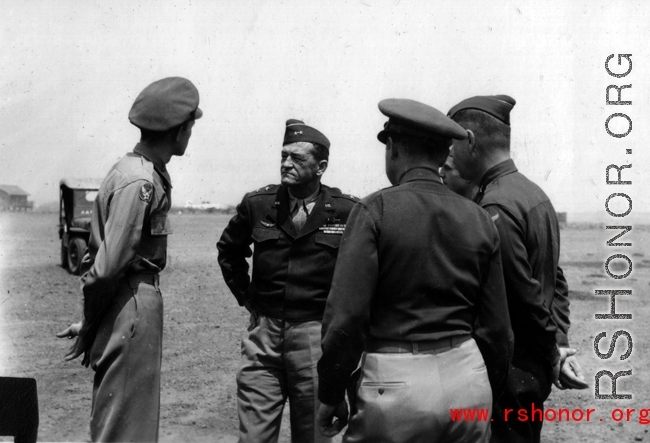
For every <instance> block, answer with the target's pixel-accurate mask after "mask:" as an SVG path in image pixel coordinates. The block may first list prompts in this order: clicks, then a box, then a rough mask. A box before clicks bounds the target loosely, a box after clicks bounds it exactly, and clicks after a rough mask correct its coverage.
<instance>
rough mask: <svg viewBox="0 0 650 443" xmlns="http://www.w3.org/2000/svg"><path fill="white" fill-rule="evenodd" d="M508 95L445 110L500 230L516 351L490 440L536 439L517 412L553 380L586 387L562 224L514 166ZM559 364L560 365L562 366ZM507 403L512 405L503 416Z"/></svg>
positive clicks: (467, 169) (463, 165)
mask: <svg viewBox="0 0 650 443" xmlns="http://www.w3.org/2000/svg"><path fill="white" fill-rule="evenodd" d="M514 105H515V100H514V99H513V98H512V97H509V96H507V95H496V96H478V97H472V98H469V99H466V100H463V101H462V102H460V103H459V104H457V105H456V106H454V107H453V108H452V109H451V110H450V111H449V114H448V115H449V117H451V118H452V119H453V120H454V121H456V122H457V123H458V124H460V125H461V126H463V127H464V128H466V129H467V134H468V137H467V138H466V139H464V140H455V141H454V144H453V149H452V153H453V158H454V162H455V164H456V167H457V168H458V171H459V172H460V175H461V176H462V177H463V178H465V179H467V180H469V181H471V182H472V183H474V184H475V185H477V186H478V187H479V189H478V193H477V195H476V197H475V198H474V201H475V202H476V203H478V204H479V205H481V206H482V207H483V208H485V209H486V210H487V212H488V213H489V214H490V216H491V217H492V219H493V220H494V223H495V224H496V227H497V229H498V231H499V236H500V239H501V255H502V257H503V271H504V276H505V281H506V291H507V296H508V307H509V311H510V319H511V322H512V329H513V332H514V335H515V351H514V355H513V360H512V367H511V369H510V372H509V374H510V375H509V378H508V383H507V386H506V390H505V392H504V394H503V396H502V397H501V398H500V399H499V400H498V404H497V406H498V407H497V408H495V409H498V412H497V413H495V414H494V417H493V418H494V422H493V426H492V430H493V433H492V441H495V442H502V441H503V442H538V441H539V440H540V433H541V428H542V421H541V420H535V421H534V420H532V419H529V420H525V421H519V420H518V417H517V412H518V410H520V409H524V410H526V411H527V412H528V417H529V418H530V417H532V415H531V409H532V408H533V407H535V408H536V409H538V410H539V409H542V408H543V403H544V401H545V400H546V398H547V397H548V395H549V394H550V392H551V384H552V383H556V385H557V386H558V387H560V388H563V389H564V388H579V389H581V388H584V387H587V384H586V383H585V382H584V377H583V376H582V370H581V368H580V365H579V364H578V362H577V359H576V358H575V357H573V354H575V353H576V350H575V349H571V348H569V340H568V330H569V325H570V322H569V299H568V292H569V291H568V285H567V282H566V279H565V278H564V274H563V273H562V269H560V267H559V266H558V261H559V256H560V229H559V224H558V221H557V216H556V214H555V209H554V208H553V205H552V204H551V201H550V200H549V198H548V197H547V196H546V194H545V193H544V191H542V190H541V189H540V188H539V187H538V186H537V185H536V184H534V183H533V182H531V181H530V180H528V179H527V178H526V177H525V176H524V175H523V174H521V173H520V172H518V170H517V168H516V167H515V164H514V162H513V161H512V159H511V158H510V111H511V110H512V108H513V107H514ZM560 367H561V369H562V370H561V372H560ZM507 410H511V411H514V412H511V413H510V415H509V416H508V417H507V418H506V416H505V414H506V413H507Z"/></svg>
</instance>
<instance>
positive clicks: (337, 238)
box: [316, 233, 342, 248]
mask: <svg viewBox="0 0 650 443" xmlns="http://www.w3.org/2000/svg"><path fill="white" fill-rule="evenodd" d="M341 237H342V235H339V234H321V233H318V234H316V243H317V244H320V245H325V246H329V247H330V248H338V247H339V246H340V245H341Z"/></svg>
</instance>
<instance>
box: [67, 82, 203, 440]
mask: <svg viewBox="0 0 650 443" xmlns="http://www.w3.org/2000/svg"><path fill="white" fill-rule="evenodd" d="M198 106H199V92H198V91H197V89H196V87H195V86H194V85H193V84H192V83H191V82H190V81H189V80H187V79H184V78H181V77H169V78H164V79H162V80H159V81H157V82H154V83H152V84H151V85H149V86H147V87H146V88H145V89H144V90H143V91H142V92H141V93H140V95H139V96H138V97H137V98H136V100H135V103H134V104H133V107H132V108H131V111H130V112H129V120H130V121H131V123H132V124H133V125H135V126H137V127H138V128H139V129H140V133H141V137H140V142H139V143H138V144H136V146H135V148H134V149H133V152H131V153H128V154H126V156H124V157H123V158H122V159H121V160H119V161H118V162H117V163H116V164H115V165H114V166H113V167H112V168H111V170H110V171H109V172H108V175H107V176H106V178H105V179H104V181H103V183H102V185H101V187H100V189H99V193H98V195H97V199H96V200H95V204H94V208H93V214H92V221H91V232H90V243H89V245H88V252H87V254H86V256H85V257H84V259H83V266H84V269H87V270H88V271H87V272H85V273H84V274H83V276H82V277H81V287H82V291H83V297H84V307H83V318H82V320H81V321H80V322H79V323H75V324H72V325H70V326H69V327H68V328H67V329H65V330H64V331H63V332H61V333H59V334H57V336H59V337H68V338H73V337H76V342H75V344H74V346H73V347H72V349H71V350H70V352H69V353H68V355H67V356H66V360H72V359H75V358H77V357H78V356H80V355H82V354H83V361H82V364H83V365H85V366H88V365H90V367H91V368H92V369H93V370H94V371H95V381H94V386H93V401H92V412H91V418H90V436H91V439H92V441H141V442H142V441H147V442H150V441H157V440H158V421H159V415H160V364H161V356H162V322H163V302H162V298H161V293H160V290H159V287H158V273H159V272H160V271H162V270H163V269H164V268H165V262H166V257H167V236H168V235H169V234H171V233H172V229H171V226H170V224H169V220H168V219H167V212H168V211H169V209H170V207H171V188H172V184H171V178H170V177H169V174H168V172H167V169H166V168H165V165H166V164H167V163H168V162H169V161H170V159H171V158H172V156H174V155H178V156H181V155H183V154H184V153H185V150H186V149H187V145H188V142H189V140H190V136H191V135H192V127H193V126H194V122H195V120H196V119H198V118H201V115H203V112H202V111H201V109H199V107H198Z"/></svg>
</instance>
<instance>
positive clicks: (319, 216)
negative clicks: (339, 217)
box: [289, 185, 335, 238]
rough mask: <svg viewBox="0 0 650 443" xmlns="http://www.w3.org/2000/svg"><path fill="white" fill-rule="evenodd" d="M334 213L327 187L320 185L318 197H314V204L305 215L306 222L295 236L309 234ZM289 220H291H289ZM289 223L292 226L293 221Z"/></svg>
mask: <svg viewBox="0 0 650 443" xmlns="http://www.w3.org/2000/svg"><path fill="white" fill-rule="evenodd" d="M334 215H335V210H334V204H333V203H332V196H331V195H330V193H329V191H328V190H327V188H325V186H322V185H321V192H320V195H319V196H318V199H316V204H315V205H314V208H313V209H312V211H311V214H309V217H307V222H305V225H304V226H303V227H302V229H301V230H300V232H299V233H298V235H297V236H296V238H300V237H304V236H306V235H309V234H311V233H312V232H314V231H315V230H316V229H318V228H320V227H321V226H323V225H324V224H325V223H327V221H328V220H329V219H330V218H332V217H334ZM289 222H291V220H289ZM291 225H292V226H293V223H291Z"/></svg>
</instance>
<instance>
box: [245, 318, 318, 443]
mask: <svg viewBox="0 0 650 443" xmlns="http://www.w3.org/2000/svg"><path fill="white" fill-rule="evenodd" d="M320 341H321V322H320V321H305V322H292V321H288V320H282V319H276V318H270V317H267V316H265V315H261V314H259V313H257V312H255V311H253V312H252V313H251V320H250V325H249V327H248V330H247V333H246V335H245V337H244V338H243V340H242V345H241V346H242V347H241V352H242V366H241V368H240V370H239V372H238V373H237V405H238V413H239V441H240V442H242V443H244V442H245V443H268V442H276V441H277V440H278V436H279V432H280V425H281V422H282V411H283V409H284V405H285V403H286V401H287V399H289V409H290V419H291V441H292V442H294V443H311V442H329V441H330V439H328V438H325V437H323V436H322V435H320V432H319V431H318V427H317V425H316V413H317V411H318V407H319V405H320V403H319V401H318V373H317V371H316V364H317V363H318V359H319V358H320V357H321V353H322V351H321V347H320Z"/></svg>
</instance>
